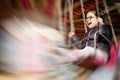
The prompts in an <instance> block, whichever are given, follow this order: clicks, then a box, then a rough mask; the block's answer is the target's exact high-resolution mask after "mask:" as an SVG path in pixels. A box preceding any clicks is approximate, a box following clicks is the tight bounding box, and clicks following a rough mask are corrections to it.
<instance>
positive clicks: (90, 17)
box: [86, 16, 96, 20]
mask: <svg viewBox="0 0 120 80" xmlns="http://www.w3.org/2000/svg"><path fill="white" fill-rule="evenodd" d="M92 18H96V17H93V16H89V17H87V18H86V20H91V19H92Z"/></svg>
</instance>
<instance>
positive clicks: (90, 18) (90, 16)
mask: <svg viewBox="0 0 120 80" xmlns="http://www.w3.org/2000/svg"><path fill="white" fill-rule="evenodd" d="M86 17H87V18H86V24H87V26H88V28H90V29H91V28H94V27H96V26H97V25H98V19H97V17H96V16H95V13H94V12H88V13H87V15H86Z"/></svg>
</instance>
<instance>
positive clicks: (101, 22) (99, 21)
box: [98, 17, 104, 25]
mask: <svg viewBox="0 0 120 80" xmlns="http://www.w3.org/2000/svg"><path fill="white" fill-rule="evenodd" d="M98 23H99V24H100V25H103V24H104V22H103V19H102V18H100V17H98Z"/></svg>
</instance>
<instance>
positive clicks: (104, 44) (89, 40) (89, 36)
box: [71, 25, 112, 53]
mask: <svg viewBox="0 0 120 80" xmlns="http://www.w3.org/2000/svg"><path fill="white" fill-rule="evenodd" d="M99 30H100V32H101V34H103V35H104V36H105V37H106V38H107V39H108V40H110V41H111V39H112V32H111V29H110V26H108V25H102V26H99V27H98V26H96V27H94V28H93V29H90V30H89V31H88V32H86V33H85V37H84V39H83V41H82V48H84V47H85V46H91V47H94V34H95V33H96V32H97V31H99ZM71 39H72V42H76V41H78V40H79V39H78V37H77V36H76V35H74V36H73V37H72V38H71ZM96 45H97V46H96V47H97V48H100V49H102V50H104V51H106V52H108V53H109V51H110V44H109V42H108V41H107V40H106V39H105V38H103V37H102V36H101V35H100V34H97V38H96Z"/></svg>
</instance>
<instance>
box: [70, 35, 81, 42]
mask: <svg viewBox="0 0 120 80" xmlns="http://www.w3.org/2000/svg"><path fill="white" fill-rule="evenodd" d="M79 40H80V38H79V37H78V36H77V35H73V36H72V38H71V41H72V42H73V43H75V42H77V41H79Z"/></svg>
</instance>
